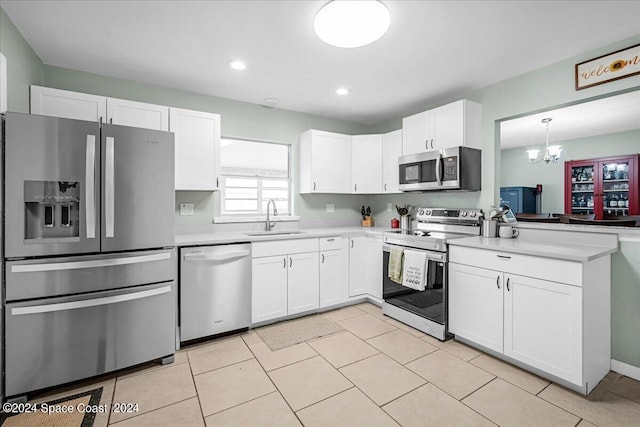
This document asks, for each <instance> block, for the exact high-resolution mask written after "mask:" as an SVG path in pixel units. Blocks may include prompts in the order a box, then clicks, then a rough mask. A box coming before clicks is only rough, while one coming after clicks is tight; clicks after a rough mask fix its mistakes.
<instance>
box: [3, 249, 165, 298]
mask: <svg viewBox="0 0 640 427" xmlns="http://www.w3.org/2000/svg"><path fill="white" fill-rule="evenodd" d="M6 266H7V273H6V274H7V276H6V284H7V287H6V289H7V301H18V300H24V299H33V298H45V297H52V296H62V295H72V294H79V293H84V292H94V291H103V290H109V289H118V288H126V287H130V286H137V285H146V284H149V283H160V282H167V281H170V280H175V279H176V267H177V264H176V260H175V250H174V249H165V250H154V251H140V252H128V253H121V254H109V255H93V256H75V257H58V258H41V259H30V260H22V261H10V262H7V263H6Z"/></svg>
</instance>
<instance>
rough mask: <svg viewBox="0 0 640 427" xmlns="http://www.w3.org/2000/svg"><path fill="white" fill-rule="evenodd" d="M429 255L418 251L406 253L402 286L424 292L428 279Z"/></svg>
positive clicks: (407, 251) (406, 251)
mask: <svg viewBox="0 0 640 427" xmlns="http://www.w3.org/2000/svg"><path fill="white" fill-rule="evenodd" d="M427 265H428V264H427V254H426V253H424V252H417V251H409V250H405V251H404V265H403V267H402V286H406V287H407V288H411V289H415V290H416V291H424V289H425V282H426V280H425V279H426V277H427V268H428V267H427Z"/></svg>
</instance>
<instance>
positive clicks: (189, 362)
mask: <svg viewBox="0 0 640 427" xmlns="http://www.w3.org/2000/svg"><path fill="white" fill-rule="evenodd" d="M243 342H244V341H243ZM186 356H187V363H188V364H189V372H190V373H191V382H193V388H195V390H196V399H198V407H199V408H200V415H202V422H203V423H204V424H205V425H207V421H206V420H205V416H204V411H203V410H202V402H201V401H200V393H199V392H198V386H197V385H196V376H195V375H193V368H192V367H191V360H190V359H189V352H188V351H187V354H186Z"/></svg>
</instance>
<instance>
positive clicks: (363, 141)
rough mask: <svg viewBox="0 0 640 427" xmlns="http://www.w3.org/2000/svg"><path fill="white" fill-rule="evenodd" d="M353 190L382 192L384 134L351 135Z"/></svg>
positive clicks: (367, 192) (373, 192) (371, 192)
mask: <svg viewBox="0 0 640 427" xmlns="http://www.w3.org/2000/svg"><path fill="white" fill-rule="evenodd" d="M351 192H352V193H356V194H376V193H382V135H354V136H352V137H351Z"/></svg>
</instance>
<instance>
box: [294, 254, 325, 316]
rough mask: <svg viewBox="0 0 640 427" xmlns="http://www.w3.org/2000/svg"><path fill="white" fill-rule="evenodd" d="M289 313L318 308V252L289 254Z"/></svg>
mask: <svg viewBox="0 0 640 427" xmlns="http://www.w3.org/2000/svg"><path fill="white" fill-rule="evenodd" d="M287 258H288V262H289V270H288V276H289V277H288V280H287V314H297V313H303V312H305V311H309V310H313V309H316V308H318V304H319V301H320V295H319V292H320V288H319V279H320V271H319V265H318V252H310V253H305V254H294V255H289V256H288V257H287Z"/></svg>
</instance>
